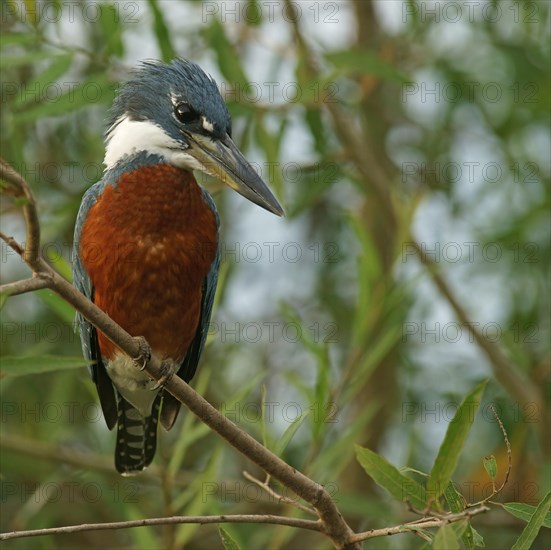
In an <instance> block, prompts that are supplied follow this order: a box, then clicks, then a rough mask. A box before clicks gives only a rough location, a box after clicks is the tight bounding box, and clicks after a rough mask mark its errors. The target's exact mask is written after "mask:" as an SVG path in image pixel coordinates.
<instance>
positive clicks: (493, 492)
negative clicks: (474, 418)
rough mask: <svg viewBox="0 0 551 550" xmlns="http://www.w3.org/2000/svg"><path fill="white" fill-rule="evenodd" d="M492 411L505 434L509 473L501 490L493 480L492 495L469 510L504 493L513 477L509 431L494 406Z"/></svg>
mask: <svg viewBox="0 0 551 550" xmlns="http://www.w3.org/2000/svg"><path fill="white" fill-rule="evenodd" d="M490 410H491V411H492V413H493V415H494V416H495V419H496V420H497V423H498V424H499V427H500V428H501V433H502V434H503V439H504V440H505V445H506V447H507V459H508V465H507V471H506V472H505V479H504V480H503V483H502V484H501V486H500V487H499V489H496V488H495V481H494V480H493V479H492V483H493V484H494V487H493V491H492V494H491V495H489V496H487V497H486V498H485V499H482V500H481V501H479V502H475V503H474V504H469V505H468V507H469V508H472V507H473V506H479V505H481V504H486V503H487V502H490V501H492V500H493V499H494V497H495V496H496V495H499V493H501V491H503V489H504V487H505V485H507V482H508V481H509V476H510V475H511V470H512V469H513V451H512V450H511V443H510V442H509V438H508V437H507V431H506V430H505V426H504V425H503V422H502V421H501V418H499V416H498V414H497V411H496V409H495V407H494V406H493V405H492V406H491V407H490ZM494 504H495V503H494Z"/></svg>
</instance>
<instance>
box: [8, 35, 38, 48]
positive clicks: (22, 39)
mask: <svg viewBox="0 0 551 550" xmlns="http://www.w3.org/2000/svg"><path fill="white" fill-rule="evenodd" d="M36 40H37V37H36V35H34V34H32V33H30V32H14V33H4V34H2V41H1V42H0V46H1V47H2V48H5V47H6V46H8V45H12V44H18V45H23V44H31V43H33V42H36Z"/></svg>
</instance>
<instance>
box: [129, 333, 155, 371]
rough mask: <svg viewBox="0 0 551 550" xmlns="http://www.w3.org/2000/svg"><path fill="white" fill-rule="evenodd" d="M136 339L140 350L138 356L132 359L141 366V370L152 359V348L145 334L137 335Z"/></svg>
mask: <svg viewBox="0 0 551 550" xmlns="http://www.w3.org/2000/svg"><path fill="white" fill-rule="evenodd" d="M134 340H135V341H136V342H137V344H138V346H139V348H140V351H139V353H138V357H133V358H132V359H133V361H134V363H136V364H137V365H138V366H139V368H140V371H143V370H144V369H145V367H146V366H147V363H149V360H150V359H151V348H150V347H149V344H148V343H147V340H146V339H145V338H144V337H143V336H135V337H134Z"/></svg>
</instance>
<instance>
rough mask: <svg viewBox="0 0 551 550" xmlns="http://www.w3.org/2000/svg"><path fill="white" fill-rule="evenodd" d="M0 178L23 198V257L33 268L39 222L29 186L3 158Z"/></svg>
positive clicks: (38, 245)
mask: <svg viewBox="0 0 551 550" xmlns="http://www.w3.org/2000/svg"><path fill="white" fill-rule="evenodd" d="M0 178H1V179H3V180H4V181H6V182H8V183H9V184H10V185H11V187H9V188H8V189H9V191H8V192H10V194H11V191H12V190H14V195H15V196H16V197H17V198H18V199H24V204H23V216H24V218H25V226H26V228H27V239H26V242H25V252H24V254H23V259H24V260H25V261H26V262H27V263H28V264H29V265H30V266H31V267H32V268H33V269H35V263H36V261H37V260H38V258H39V256H40V222H39V221H38V214H37V212H36V203H35V200H34V195H33V193H32V191H31V188H30V187H29V185H28V184H27V182H26V181H25V179H24V178H23V177H22V176H21V174H19V173H18V172H16V171H15V170H14V169H13V168H12V167H11V166H10V165H9V164H8V163H7V162H6V161H5V160H3V159H0Z"/></svg>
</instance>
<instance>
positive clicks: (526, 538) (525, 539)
mask: <svg viewBox="0 0 551 550" xmlns="http://www.w3.org/2000/svg"><path fill="white" fill-rule="evenodd" d="M550 504H551V491H549V492H548V493H547V494H546V495H545V496H544V497H543V498H542V499H541V502H540V503H539V504H538V507H537V508H536V511H535V512H534V513H533V514H532V517H531V518H530V521H529V522H528V525H526V527H525V528H524V530H523V531H522V533H521V534H520V537H519V538H518V539H517V541H516V542H515V544H513V547H512V549H511V550H528V549H529V548H530V547H531V546H532V543H533V542H534V540H536V537H537V536H538V533H539V531H540V528H541V526H542V525H543V522H544V521H545V517H546V516H547V514H548V513H549V506H550Z"/></svg>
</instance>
